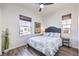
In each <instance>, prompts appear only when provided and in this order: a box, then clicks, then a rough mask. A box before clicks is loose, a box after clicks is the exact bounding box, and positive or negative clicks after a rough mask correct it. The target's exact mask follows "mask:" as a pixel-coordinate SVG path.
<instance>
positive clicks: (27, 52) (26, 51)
mask: <svg viewBox="0 0 79 59" xmlns="http://www.w3.org/2000/svg"><path fill="white" fill-rule="evenodd" d="M2 56H44V54H42V53H40V52H38V51H36V50H35V49H33V48H31V47H26V46H22V47H19V48H16V49H13V50H10V51H9V52H8V53H4V54H2ZM56 56H79V53H78V50H76V49H73V48H68V47H61V48H60V49H59V52H58V53H57V55H56Z"/></svg>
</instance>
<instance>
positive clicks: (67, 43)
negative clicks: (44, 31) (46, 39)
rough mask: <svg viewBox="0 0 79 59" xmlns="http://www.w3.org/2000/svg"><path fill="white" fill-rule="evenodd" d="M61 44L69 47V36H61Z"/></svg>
mask: <svg viewBox="0 0 79 59" xmlns="http://www.w3.org/2000/svg"><path fill="white" fill-rule="evenodd" d="M62 46H67V47H70V39H69V38H62Z"/></svg>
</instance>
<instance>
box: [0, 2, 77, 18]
mask: <svg viewBox="0 0 79 59" xmlns="http://www.w3.org/2000/svg"><path fill="white" fill-rule="evenodd" d="M17 4H18V3H17ZM19 4H20V5H22V6H24V7H25V8H28V9H29V10H32V11H34V12H36V13H38V14H40V15H41V16H45V15H49V14H51V13H52V14H53V13H55V12H57V11H60V10H63V9H64V8H67V7H71V6H73V5H75V4H77V3H54V4H51V5H47V6H45V7H44V8H43V9H42V12H39V4H38V3H19ZM0 6H2V4H0Z"/></svg>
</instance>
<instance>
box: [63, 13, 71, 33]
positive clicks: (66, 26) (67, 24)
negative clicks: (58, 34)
mask: <svg viewBox="0 0 79 59" xmlns="http://www.w3.org/2000/svg"><path fill="white" fill-rule="evenodd" d="M71 19H72V18H71V14H67V15H64V16H62V33H63V34H70V33H71Z"/></svg>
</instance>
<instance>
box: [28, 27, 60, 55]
mask: <svg viewBox="0 0 79 59" xmlns="http://www.w3.org/2000/svg"><path fill="white" fill-rule="evenodd" d="M60 33H61V30H60V28H56V27H53V26H52V27H48V28H46V29H45V33H44V34H43V35H41V36H40V35H39V36H34V37H31V38H29V39H28V40H27V44H28V45H30V46H31V47H33V48H34V49H36V50H37V51H40V52H41V53H43V54H45V55H47V56H54V55H55V54H56V52H57V51H58V50H59V47H60V46H61V45H62V41H61V38H60Z"/></svg>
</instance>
